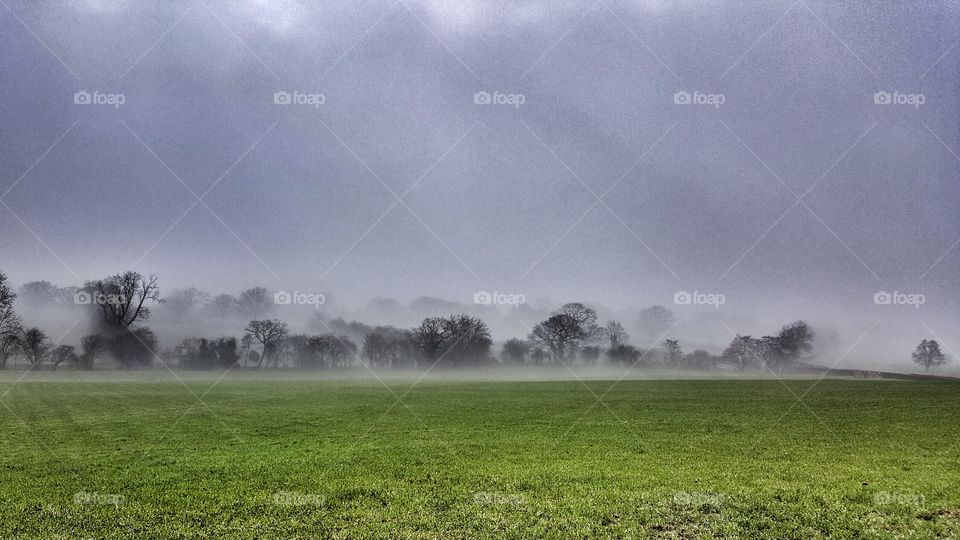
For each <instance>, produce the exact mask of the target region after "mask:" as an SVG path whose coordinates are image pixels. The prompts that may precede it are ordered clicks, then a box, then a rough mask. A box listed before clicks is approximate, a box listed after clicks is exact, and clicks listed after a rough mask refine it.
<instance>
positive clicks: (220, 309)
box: [203, 294, 240, 326]
mask: <svg viewBox="0 0 960 540" xmlns="http://www.w3.org/2000/svg"><path fill="white" fill-rule="evenodd" d="M203 311H204V312H206V313H207V314H208V315H209V316H210V317H212V318H214V319H216V321H217V323H218V324H219V325H220V326H223V325H224V323H225V322H226V321H227V319H229V318H230V317H232V316H234V315H235V314H237V313H239V312H240V304H239V302H238V301H237V299H236V298H234V297H233V296H231V295H229V294H219V295H217V296H215V297H213V299H211V300H210V301H209V302H207V304H206V305H204V306H203Z"/></svg>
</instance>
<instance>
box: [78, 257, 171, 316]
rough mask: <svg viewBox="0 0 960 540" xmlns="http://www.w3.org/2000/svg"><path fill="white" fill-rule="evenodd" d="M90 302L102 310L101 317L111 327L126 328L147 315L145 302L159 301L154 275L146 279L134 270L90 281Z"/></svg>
mask: <svg viewBox="0 0 960 540" xmlns="http://www.w3.org/2000/svg"><path fill="white" fill-rule="evenodd" d="M87 288H88V289H91V290H92V294H94V297H93V301H94V302H95V303H96V304H97V306H99V307H100V310H101V311H102V312H103V317H104V320H105V321H106V322H107V324H108V325H110V326H112V327H114V328H129V327H130V326H131V325H133V324H134V323H136V322H137V321H145V320H147V319H149V318H150V308H149V307H148V306H147V303H148V302H155V303H159V302H161V301H162V300H161V299H160V287H159V285H158V283H157V276H155V275H151V276H150V277H148V278H145V277H143V274H141V273H139V272H134V271H133V270H130V271H127V272H123V273H122V274H116V275H113V276H110V277H107V278H105V279H101V280H97V281H94V282H92V283H89V284H88V286H87Z"/></svg>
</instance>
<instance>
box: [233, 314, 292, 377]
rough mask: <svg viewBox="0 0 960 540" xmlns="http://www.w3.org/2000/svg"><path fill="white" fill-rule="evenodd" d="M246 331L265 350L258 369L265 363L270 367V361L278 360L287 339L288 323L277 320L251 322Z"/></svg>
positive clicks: (258, 363)
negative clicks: (282, 345) (282, 344)
mask: <svg viewBox="0 0 960 540" xmlns="http://www.w3.org/2000/svg"><path fill="white" fill-rule="evenodd" d="M244 330H245V331H246V332H247V335H249V336H251V337H252V338H253V339H254V340H256V341H257V342H259V343H260V345H261V347H262V348H263V353H262V354H261V355H260V359H259V361H258V362H257V367H260V365H261V363H263V362H264V361H266V363H267V367H270V360H275V359H276V358H277V356H278V355H277V353H278V352H279V349H280V344H281V343H283V340H284V338H286V337H287V323H285V322H282V321H280V320H277V319H270V320H262V321H250V324H248V325H247V327H246V328H244Z"/></svg>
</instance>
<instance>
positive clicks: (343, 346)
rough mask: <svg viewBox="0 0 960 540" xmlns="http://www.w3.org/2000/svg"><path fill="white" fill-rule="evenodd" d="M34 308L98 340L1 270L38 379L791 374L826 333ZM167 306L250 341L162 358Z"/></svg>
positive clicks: (192, 294)
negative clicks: (304, 322)
mask: <svg viewBox="0 0 960 540" xmlns="http://www.w3.org/2000/svg"><path fill="white" fill-rule="evenodd" d="M19 296H20V297H21V299H22V300H24V301H26V302H27V304H28V305H31V306H38V305H46V306H48V307H49V306H54V307H56V308H57V309H63V310H77V311H78V314H81V315H87V316H89V318H90V320H91V321H93V322H92V324H93V326H92V328H93V331H92V332H91V333H89V334H88V335H85V336H83V337H82V338H81V339H80V343H79V345H80V349H79V351H78V350H77V348H76V347H75V346H74V345H65V344H55V343H54V342H53V341H52V340H51V339H50V337H49V336H48V335H47V334H46V333H45V332H44V330H42V329H41V328H38V327H28V326H26V325H24V324H23V321H22V319H21V317H20V316H19V315H18V314H17V312H16V311H15V309H14V302H15V300H16V299H17V298H18V294H17V293H15V292H14V291H13V289H12V287H11V285H10V284H9V282H8V279H7V276H6V275H5V274H3V273H2V272H0V368H3V367H6V365H7V362H8V360H9V359H10V358H11V357H13V356H15V355H19V356H20V357H22V358H23V359H24V361H25V362H26V363H27V364H28V365H29V366H30V368H31V369H39V368H42V367H49V368H51V369H56V368H57V367H58V366H61V365H63V366H69V367H72V368H75V369H79V370H90V369H93V368H94V367H95V365H96V364H97V363H98V362H101V363H103V362H108V361H112V362H115V363H116V364H117V365H119V366H120V367H123V368H142V367H148V366H151V365H154V364H166V365H167V366H179V367H181V368H185V369H229V368H257V369H266V368H295V369H343V368H351V367H362V366H367V367H371V368H386V369H392V368H424V367H428V368H429V367H434V366H439V367H484V366H494V365H518V366H519V365H543V366H562V365H573V364H579V365H586V366H595V365H599V364H606V365H611V366H619V367H651V366H665V367H670V368H690V369H699V370H712V369H718V368H724V369H736V370H740V371H744V370H747V369H769V370H775V371H783V370H784V369H789V368H791V367H792V366H795V365H797V362H798V361H800V360H802V358H803V356H804V355H806V354H809V353H811V352H812V351H813V340H814V332H813V330H812V329H811V328H810V326H809V325H808V324H807V323H806V322H804V321H802V320H800V321H796V322H794V323H791V324H788V325H786V326H784V327H782V328H781V329H780V330H779V332H777V333H776V334H773V335H766V336H762V337H759V338H754V337H752V336H749V335H737V336H736V337H734V338H733V340H732V341H731V342H730V344H729V345H728V346H727V348H726V349H725V350H724V352H723V353H722V354H720V355H713V354H711V353H709V352H708V351H706V350H702V349H697V350H694V351H692V352H690V353H687V354H684V352H683V348H682V345H681V344H680V342H679V340H676V339H670V338H669V337H668V335H669V332H670V330H671V329H672V327H673V325H674V323H675V322H676V319H675V318H674V316H673V313H672V312H670V310H669V309H667V308H665V307H663V306H653V307H651V308H648V309H645V310H643V311H641V312H640V319H641V321H642V323H643V325H642V328H644V329H645V332H648V333H649V334H650V335H649V336H645V337H646V338H647V340H648V341H652V342H653V343H654V345H653V346H651V347H648V348H638V347H637V346H634V345H632V344H631V343H630V335H629V334H628V333H627V330H626V329H625V328H624V326H623V325H622V324H621V323H620V322H619V321H615V320H610V321H606V322H601V321H599V320H598V317H597V312H596V311H595V310H594V309H592V308H590V307H588V306H586V305H584V304H582V303H578V302H574V303H568V304H564V305H563V306H562V307H561V308H560V309H558V310H556V311H554V312H553V313H550V314H549V315H548V316H547V317H546V318H545V319H544V320H542V321H540V322H538V323H537V324H535V325H534V326H533V328H531V329H530V332H529V335H528V336H527V338H526V339H517V338H514V339H510V340H507V341H506V342H504V343H503V344H502V348H501V349H500V350H499V351H494V350H493V340H492V339H491V335H490V330H489V328H488V326H487V324H486V323H484V322H483V321H482V320H481V319H480V318H478V317H474V316H471V315H468V314H462V313H461V314H451V315H448V316H443V317H426V318H424V319H423V320H422V321H421V322H420V323H419V324H418V325H417V326H415V327H413V328H397V327H394V326H389V325H385V326H372V325H368V324H365V323H362V322H358V321H349V322H348V321H345V320H344V319H332V320H326V319H325V318H323V317H316V318H315V320H314V326H319V327H321V328H322V332H320V333H317V334H304V333H292V332H290V330H289V328H288V326H287V323H285V322H284V321H282V320H280V319H272V318H267V317H265V316H264V315H267V314H269V313H271V311H272V308H273V307H275V306H274V298H273V296H272V295H271V294H270V293H269V292H268V291H267V289H265V288H263V287H254V288H251V289H248V290H246V291H244V292H243V293H241V294H240V295H239V296H236V297H234V296H232V295H227V294H222V295H219V296H215V297H211V296H210V295H208V294H206V293H204V292H202V291H199V290H197V289H195V288H187V289H180V290H177V291H174V292H173V293H172V294H171V295H169V296H168V297H166V298H162V297H161V295H160V288H159V280H158V279H157V277H156V276H154V275H150V276H144V275H142V274H140V273H138V272H134V271H128V272H123V273H120V274H115V275H112V276H108V277H105V278H103V279H99V280H95V281H89V282H87V283H85V284H84V285H83V286H82V287H66V288H60V287H56V286H54V285H52V284H50V283H49V282H46V281H35V282H30V283H27V284H25V285H24V286H23V287H21V288H20V291H19ZM160 303H163V304H164V305H165V311H166V312H168V316H171V317H174V318H177V317H180V318H184V319H186V318H187V315H188V314H189V313H191V312H194V311H199V312H200V313H202V314H203V316H204V317H208V318H214V319H216V320H218V321H219V323H220V324H221V326H223V325H224V323H225V322H226V321H228V320H236V319H238V318H240V317H243V318H246V319H247V321H248V322H247V323H246V325H245V327H244V328H243V332H244V333H243V335H242V336H240V337H239V338H238V337H236V336H230V335H227V336H223V337H219V338H207V337H187V338H185V339H183V340H182V341H181V342H180V343H179V344H178V345H176V346H174V347H167V348H165V349H163V350H160V349H159V347H158V344H157V338H156V336H155V335H154V333H153V331H151V330H150V328H148V327H147V326H145V325H144V323H145V322H146V321H148V320H149V319H150V316H151V308H152V307H154V306H155V305H156V304H160ZM913 360H914V361H915V362H916V363H918V364H920V365H922V366H924V367H925V368H926V369H927V370H929V369H930V368H931V367H937V366H939V365H942V364H943V363H945V362H946V358H945V357H944V356H943V354H942V353H941V352H940V349H939V345H938V344H937V342H936V341H933V340H923V342H921V344H920V345H919V346H918V347H917V350H916V352H914V353H913Z"/></svg>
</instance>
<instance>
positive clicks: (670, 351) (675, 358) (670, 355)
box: [663, 339, 683, 367]
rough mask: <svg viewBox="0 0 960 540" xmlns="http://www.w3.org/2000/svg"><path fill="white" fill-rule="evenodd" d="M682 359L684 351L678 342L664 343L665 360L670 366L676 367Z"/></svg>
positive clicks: (673, 340) (674, 340)
mask: <svg viewBox="0 0 960 540" xmlns="http://www.w3.org/2000/svg"><path fill="white" fill-rule="evenodd" d="M682 358H683V350H682V349H681V348H680V342H679V341H678V340H676V339H668V340H665V341H664V342H663V360H664V362H666V363H667V365H668V366H674V367H676V366H677V365H678V364H679V363H680V359H682Z"/></svg>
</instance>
